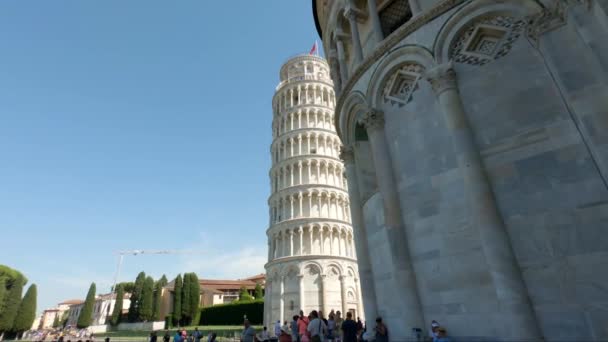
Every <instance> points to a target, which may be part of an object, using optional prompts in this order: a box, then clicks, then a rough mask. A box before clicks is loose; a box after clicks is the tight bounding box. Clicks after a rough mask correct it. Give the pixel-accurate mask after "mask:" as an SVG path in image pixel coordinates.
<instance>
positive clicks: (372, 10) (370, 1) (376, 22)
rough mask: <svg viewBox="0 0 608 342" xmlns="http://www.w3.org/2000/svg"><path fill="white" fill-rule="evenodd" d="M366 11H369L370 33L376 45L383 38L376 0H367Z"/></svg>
mask: <svg viewBox="0 0 608 342" xmlns="http://www.w3.org/2000/svg"><path fill="white" fill-rule="evenodd" d="M367 11H368V12H369V13H368V15H369V20H370V21H371V24H372V34H373V37H374V39H375V40H376V45H378V44H380V42H381V41H382V40H383V39H384V34H383V33H382V25H381V24H380V15H379V14H378V5H377V4H376V0H367Z"/></svg>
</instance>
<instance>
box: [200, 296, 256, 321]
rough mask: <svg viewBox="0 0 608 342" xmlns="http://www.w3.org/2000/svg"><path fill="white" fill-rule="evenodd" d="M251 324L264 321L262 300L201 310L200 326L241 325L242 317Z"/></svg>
mask: <svg viewBox="0 0 608 342" xmlns="http://www.w3.org/2000/svg"><path fill="white" fill-rule="evenodd" d="M245 315H247V319H248V320H249V322H251V324H254V325H259V324H262V323H263V321H264V318H263V317H264V299H259V300H258V299H256V300H254V301H250V302H235V303H228V304H221V305H214V306H209V307H206V308H202V309H201V320H200V322H199V324H200V325H241V324H243V317H244V316H245Z"/></svg>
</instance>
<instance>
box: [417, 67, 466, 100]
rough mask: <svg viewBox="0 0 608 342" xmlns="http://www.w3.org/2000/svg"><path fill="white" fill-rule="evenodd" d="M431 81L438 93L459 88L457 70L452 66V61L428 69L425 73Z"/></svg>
mask: <svg viewBox="0 0 608 342" xmlns="http://www.w3.org/2000/svg"><path fill="white" fill-rule="evenodd" d="M424 76H425V77H426V79H427V81H429V83H431V86H432V87H433V91H435V93H436V94H437V95H440V94H441V93H443V92H444V91H446V90H449V89H454V88H457V86H458V85H457V80H456V72H455V71H454V68H453V66H452V63H451V62H449V63H445V64H442V65H438V66H436V67H434V68H433V69H430V70H428V71H427V72H426V73H425V75H424Z"/></svg>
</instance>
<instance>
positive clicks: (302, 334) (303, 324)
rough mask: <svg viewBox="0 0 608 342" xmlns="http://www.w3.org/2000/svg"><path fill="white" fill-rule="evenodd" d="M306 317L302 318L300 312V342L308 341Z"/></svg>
mask: <svg viewBox="0 0 608 342" xmlns="http://www.w3.org/2000/svg"><path fill="white" fill-rule="evenodd" d="M309 322H310V321H309V320H308V317H306V316H304V312H303V311H302V310H300V318H299V319H298V336H299V337H300V342H304V339H306V340H308V336H307V334H308V331H307V330H306V329H307V328H308V323H309Z"/></svg>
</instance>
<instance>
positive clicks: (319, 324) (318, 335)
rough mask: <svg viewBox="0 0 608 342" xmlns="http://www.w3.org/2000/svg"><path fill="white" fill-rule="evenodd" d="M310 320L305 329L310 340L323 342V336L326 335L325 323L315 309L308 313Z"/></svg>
mask: <svg viewBox="0 0 608 342" xmlns="http://www.w3.org/2000/svg"><path fill="white" fill-rule="evenodd" d="M310 316H311V317H312V320H311V321H310V323H308V328H306V329H307V331H308V332H309V333H310V341H311V342H323V336H325V335H327V325H325V322H323V320H322V319H321V318H320V317H319V313H318V312H317V310H312V312H311V313H310Z"/></svg>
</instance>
